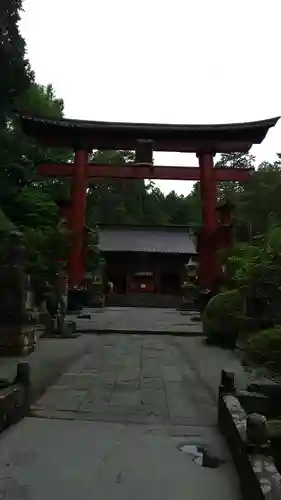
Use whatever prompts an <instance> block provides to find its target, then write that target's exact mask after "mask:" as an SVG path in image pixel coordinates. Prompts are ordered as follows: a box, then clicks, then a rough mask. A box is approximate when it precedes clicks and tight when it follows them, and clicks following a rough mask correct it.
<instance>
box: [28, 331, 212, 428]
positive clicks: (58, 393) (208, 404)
mask: <svg viewBox="0 0 281 500" xmlns="http://www.w3.org/2000/svg"><path fill="white" fill-rule="evenodd" d="M64 412H67V416H68V418H75V419H77V418H78V419H81V418H82V419H86V420H101V421H111V422H126V423H129V422H131V423H132V422H135V423H136V422H138V423H161V424H164V423H167V424H171V425H173V424H180V425H189V424H190V425H194V424H196V425H215V424H216V406H215V404H214V400H213V398H212V396H211V395H210V393H209V392H208V390H206V388H204V387H202V386H201V385H200V384H198V380H197V373H196V371H195V370H194V369H192V367H190V366H187V365H186V362H185V359H184V358H183V356H182V352H181V351H180V350H179V349H178V346H177V345H176V344H174V342H173V338H170V337H168V336H167V337H166V336H146V335H130V336H127V335H118V336H116V335H106V336H95V337H94V338H93V341H92V344H91V352H88V354H86V355H85V356H83V357H82V359H81V360H79V361H78V362H77V363H75V364H74V365H72V367H71V369H70V370H69V371H68V372H66V373H65V374H64V375H63V376H62V377H61V378H60V379H59V380H58V382H57V383H56V384H55V385H54V386H53V387H52V388H51V389H49V390H48V391H47V392H46V394H45V395H44V396H43V397H42V398H41V399H40V400H39V401H38V402H37V404H36V406H35V415H38V416H47V417H49V416H52V417H53V418H64V416H65V415H64Z"/></svg>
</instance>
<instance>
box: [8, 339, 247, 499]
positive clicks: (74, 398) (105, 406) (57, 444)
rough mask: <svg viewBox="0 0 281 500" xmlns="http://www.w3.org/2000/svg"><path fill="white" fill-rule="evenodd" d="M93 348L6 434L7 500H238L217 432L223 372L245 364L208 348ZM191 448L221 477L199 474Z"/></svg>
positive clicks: (173, 344) (111, 343) (137, 342)
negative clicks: (215, 462) (213, 462)
mask: <svg viewBox="0 0 281 500" xmlns="http://www.w3.org/2000/svg"><path fill="white" fill-rule="evenodd" d="M85 338H87V339H89V343H88V346H87V352H86V353H84V355H82V356H81V358H80V359H79V360H78V361H76V362H74V363H73V365H72V366H71V368H70V369H69V370H67V371H66V372H65V373H64V374H63V375H62V376H61V377H60V379H59V380H58V381H57V382H56V383H55V384H54V385H53V386H52V387H50V388H49V389H48V390H47V391H46V393H45V394H44V395H43V396H42V397H41V398H40V399H39V400H38V401H37V403H36V404H35V405H33V408H32V415H33V416H31V417H29V418H26V419H24V420H23V421H22V422H20V423H19V424H18V425H17V426H16V427H14V428H11V429H10V430H9V431H8V432H7V433H4V434H3V436H2V439H1V440H0V497H1V494H3V495H6V497H7V498H22V499H23V498H26V499H28V500H35V499H40V500H51V499H52V500H53V499H56V498H62V499H63V498H67V499H68V500H90V499H92V498H94V497H95V498H102V499H103V500H121V499H122V500H131V499H132V498H135V499H136V500H142V499H143V498H149V500H159V499H160V498H161V500H171V498H173V500H186V498H188V499H190V500H203V499H204V500H205V498H208V500H215V499H217V498H222V499H228V500H239V499H240V495H239V487H238V480H237V477H236V474H235V472H234V469H233V467H232V464H231V460H230V457H229V454H228V452H227V449H226V447H225V444H224V442H223V440H222V438H221V437H220V435H219V433H218V431H217V427H216V423H217V411H216V402H217V401H216V399H217V395H216V389H217V382H218V380H219V376H220V370H221V369H222V368H230V367H231V369H235V370H236V369H237V372H239V371H240V370H242V369H241V367H240V366H239V363H238V361H237V360H235V358H234V357H233V356H232V355H230V354H229V353H226V352H224V351H220V350H218V349H209V348H207V347H206V346H204V345H202V339H200V338H186V337H175V336H167V335H140V334H136V335H129V334H123V335H121V334H120V335H110V334H109V335H108V334H104V335H94V334H93V335H91V336H89V335H86V336H85ZM218 353H220V354H219V355H218ZM230 365H231V366H230ZM239 373H240V372H239ZM240 375H241V380H242V379H243V377H242V372H241V373H240ZM186 444H192V445H201V446H206V447H207V448H208V449H209V451H210V453H211V454H212V455H214V456H216V457H218V458H219V459H220V460H221V462H220V465H219V467H218V468H214V469H212V468H202V467H200V466H199V465H196V464H195V462H194V460H193V459H192V457H190V456H187V455H185V454H184V453H183V452H182V451H180V448H181V446H182V445H186ZM9 495H10V496H9ZM13 495H14V496H13ZM6 497H3V498H6Z"/></svg>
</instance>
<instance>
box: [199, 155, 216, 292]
mask: <svg viewBox="0 0 281 500" xmlns="http://www.w3.org/2000/svg"><path fill="white" fill-rule="evenodd" d="M197 156H198V158H199V168H200V191H201V202H202V214H203V230H202V233H201V237H200V251H199V257H200V262H199V278H200V283H201V285H202V286H203V287H204V288H207V289H209V290H211V291H213V289H214V287H215V285H216V283H217V281H218V279H219V277H220V273H219V265H218V261H217V252H216V251H217V248H216V237H217V230H218V219H217V210H216V208H217V193H216V178H215V172H214V168H213V153H206V152H203V153H198V154H197Z"/></svg>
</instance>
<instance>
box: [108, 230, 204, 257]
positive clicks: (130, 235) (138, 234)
mask: <svg viewBox="0 0 281 500" xmlns="http://www.w3.org/2000/svg"><path fill="white" fill-rule="evenodd" d="M99 247H100V250H101V251H102V252H145V253H159V254H193V255H195V254H196V253H197V252H196V239H195V236H193V234H192V233H191V232H190V231H189V230H188V229H178V228H166V229H165V228H161V229H160V228H155V227H154V228H152V227H150V228H149V227H147V228H145V227H133V228H125V227H120V228H118V227H116V228H114V227H110V228H108V227H101V228H99Z"/></svg>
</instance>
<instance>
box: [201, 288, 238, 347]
mask: <svg viewBox="0 0 281 500" xmlns="http://www.w3.org/2000/svg"><path fill="white" fill-rule="evenodd" d="M242 321H243V296H242V295H241V294H240V292H239V290H230V291H227V292H223V293H219V294H218V295H216V296H215V297H213V298H212V299H211V300H210V302H209V303H208V305H207V307H206V309H205V311H204V314H203V331H204V334H205V335H206V337H207V342H208V343H209V344H215V345H221V346H225V347H235V344H236V340H237V336H238V333H239V331H240V330H241V326H242Z"/></svg>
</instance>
